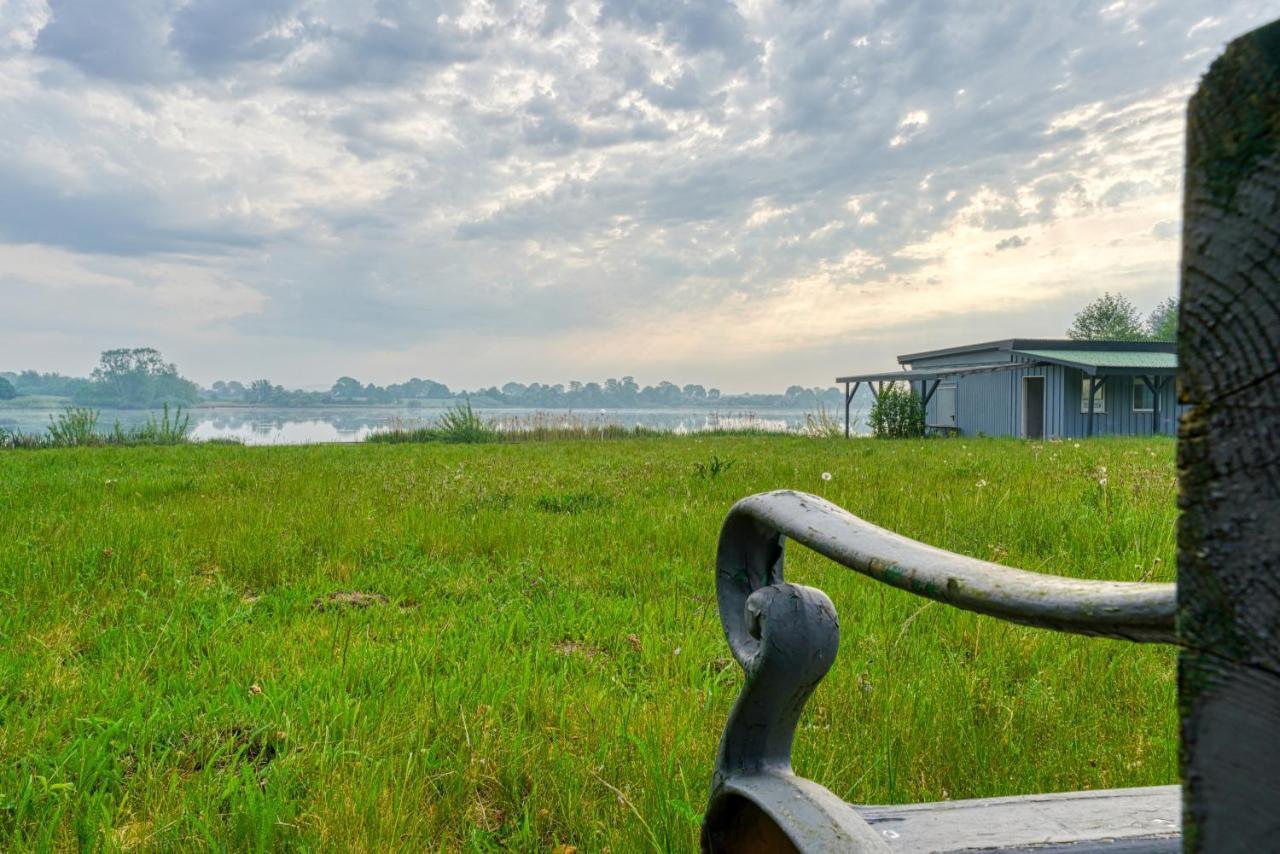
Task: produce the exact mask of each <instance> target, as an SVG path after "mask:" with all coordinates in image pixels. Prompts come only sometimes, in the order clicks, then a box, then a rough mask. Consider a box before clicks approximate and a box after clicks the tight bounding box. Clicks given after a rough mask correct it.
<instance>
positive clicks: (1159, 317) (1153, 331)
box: [1147, 297, 1178, 341]
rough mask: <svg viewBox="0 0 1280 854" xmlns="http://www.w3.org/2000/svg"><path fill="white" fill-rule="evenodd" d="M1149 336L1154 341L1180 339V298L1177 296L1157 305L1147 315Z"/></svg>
mask: <svg viewBox="0 0 1280 854" xmlns="http://www.w3.org/2000/svg"><path fill="white" fill-rule="evenodd" d="M1147 336H1148V337H1149V338H1150V339H1151V340H1152V341H1176V340H1178V300H1177V298H1175V297H1169V298H1168V299H1166V300H1164V302H1161V303H1160V304H1159V305H1157V306H1156V307H1155V308H1154V309H1153V310H1152V312H1151V314H1150V315H1149V316H1148V317H1147Z"/></svg>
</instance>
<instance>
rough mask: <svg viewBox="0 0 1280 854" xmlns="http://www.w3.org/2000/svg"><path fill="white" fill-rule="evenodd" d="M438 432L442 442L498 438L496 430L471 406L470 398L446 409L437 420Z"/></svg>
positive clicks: (469, 441) (480, 440) (475, 441)
mask: <svg viewBox="0 0 1280 854" xmlns="http://www.w3.org/2000/svg"><path fill="white" fill-rule="evenodd" d="M436 432H437V433H438V434H439V436H440V441H442V442H462V443H466V444H472V443H477V442H492V441H494V440H496V439H497V438H498V437H497V433H496V431H495V430H494V429H493V428H492V427H490V426H489V425H488V424H486V423H485V422H484V419H483V418H481V417H480V416H479V415H477V414H476V412H475V410H474V409H472V408H471V401H470V400H468V401H466V402H464V403H459V404H457V405H456V406H451V407H449V408H448V409H446V410H445V411H444V414H443V415H441V416H440V420H439V421H437V422H436Z"/></svg>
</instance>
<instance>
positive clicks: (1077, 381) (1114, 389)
mask: <svg viewBox="0 0 1280 854" xmlns="http://www.w3.org/2000/svg"><path fill="white" fill-rule="evenodd" d="M1061 370H1062V372H1063V374H1064V377H1065V396H1064V404H1065V405H1064V413H1063V420H1062V435H1063V437H1064V438H1070V439H1076V438H1080V437H1083V436H1086V435H1087V434H1088V422H1089V416H1088V415H1086V414H1084V413H1082V412H1081V411H1080V401H1081V399H1082V398H1083V397H1084V394H1083V389H1082V385H1083V382H1084V372H1083V371H1078V370H1075V369H1074V368H1062V369H1061ZM1133 379H1134V378H1133V377H1107V378H1106V380H1105V382H1104V384H1103V387H1104V388H1105V389H1106V396H1107V411H1106V413H1105V414H1103V413H1095V414H1094V416H1093V419H1094V420H1093V435H1095V436H1150V435H1151V433H1152V430H1151V413H1150V412H1134V411H1133ZM1182 409H1183V408H1182V407H1180V406H1178V399H1177V392H1176V390H1175V389H1174V383H1173V382H1172V381H1170V382H1168V383H1166V385H1165V388H1164V389H1163V390H1162V391H1161V393H1160V424H1159V432H1160V433H1161V434H1163V435H1166V436H1172V435H1174V434H1176V433H1177V431H1178V416H1179V415H1180V414H1181V412H1182Z"/></svg>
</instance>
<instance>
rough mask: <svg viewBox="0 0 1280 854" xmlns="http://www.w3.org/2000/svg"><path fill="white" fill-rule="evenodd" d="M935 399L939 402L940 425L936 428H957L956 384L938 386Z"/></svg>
mask: <svg viewBox="0 0 1280 854" xmlns="http://www.w3.org/2000/svg"><path fill="white" fill-rule="evenodd" d="M934 399H935V400H937V401H938V423H937V425H936V426H938V427H954V426H956V384H955V383H947V384H946V385H940V386H938V391H937V393H936V394H934Z"/></svg>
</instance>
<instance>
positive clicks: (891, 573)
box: [716, 490, 1176, 663]
mask: <svg viewBox="0 0 1280 854" xmlns="http://www.w3.org/2000/svg"><path fill="white" fill-rule="evenodd" d="M783 537H790V538H791V539H793V540H795V541H796V542H798V543H802V544H804V545H806V546H808V547H809V548H811V549H813V550H814V551H816V552H818V553H819V554H822V555H825V556H826V557H829V558H831V559H832V560H833V561H835V562H836V563H839V564H841V565H843V566H847V567H849V568H850V569H853V570H856V571H858V572H860V573H862V574H863V575H867V576H870V577H871V578H874V579H876V580H877V581H883V582H884V583H885V584H888V585H890V586H892V587H897V588H899V589H901V590H906V591H909V592H911V593H915V594H917V595H919V596H924V597H926V598H929V599H935V600H937V601H939V602H945V603H947V604H948V605H954V606H955V607H957V608H963V609H965V610H967V611H977V612H978V613H980V614H988V615H990V616H993V617H1000V618H1001V619H1004V620H1008V621H1010V622H1014V623H1022V624H1024V625H1028V626H1037V627H1039V628H1045V629H1055V630H1057V631H1060V632H1072V633H1074V634H1080V635H1100V636H1103V637H1112V638H1120V639H1123V640H1130V641H1137V642H1140V643H1175V642H1176V634H1175V632H1174V613H1175V610H1176V602H1175V595H1174V590H1175V585H1173V584H1150V583H1143V582H1131V581H1084V580H1081V579H1076V578H1063V577H1061V576H1056V575H1045V574H1043V573H1039V572H1028V571H1026V570H1023V569H1013V568H1010V567H1007V566H1001V565H1000V564H997V563H990V562H988V561H985V560H978V559H976V558H971V557H965V556H964V555H958V554H955V553H953V552H948V551H944V550H943V549H938V548H934V547H933V546H927V545H925V544H924V543H919V542H916V541H915V540H911V539H908V538H907V537H903V536H900V535H898V534H895V533H893V532H892V531H886V530H885V529H883V528H878V527H876V526H875V525H872V524H870V523H869V522H864V521H862V520H861V519H859V518H858V517H857V516H854V515H853V514H851V513H849V512H848V511H846V510H844V509H842V508H840V507H837V506H836V505H834V504H832V503H831V502H829V501H826V500H825V499H822V498H819V497H817V496H816V495H808V494H806V493H803V492H792V491H790V490H779V491H777V492H763V493H760V494H759V495H752V496H751V497H749V498H744V499H742V500H741V501H739V502H738V503H737V504H735V505H734V506H733V509H732V510H730V511H729V516H728V518H726V519H725V522H724V527H723V528H722V529H721V531H720V548H719V552H718V553H717V555H716V598H717V599H718V601H719V605H720V620H721V622H722V623H723V624H724V628H725V633H726V634H727V635H728V637H729V646H730V647H731V648H732V649H733V654H734V657H735V658H737V659H738V662H739V663H742V662H743V661H744V659H745V658H746V657H748V656H749V655H750V654H751V652H752V651H753V650H754V644H755V641H754V640H753V639H752V638H751V637H750V634H749V633H748V632H747V631H746V623H745V616H744V611H743V607H744V606H745V605H746V601H747V597H748V596H750V595H751V593H752V592H753V591H755V590H757V589H759V588H760V587H765V586H768V585H770V584H777V583H780V582H781V581H782V580H783V573H782V538H783Z"/></svg>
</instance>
